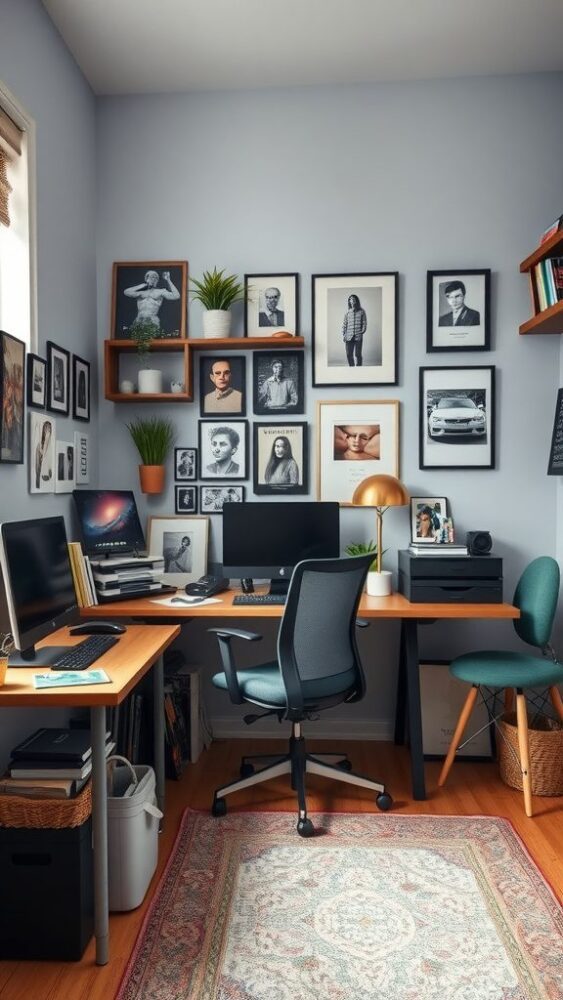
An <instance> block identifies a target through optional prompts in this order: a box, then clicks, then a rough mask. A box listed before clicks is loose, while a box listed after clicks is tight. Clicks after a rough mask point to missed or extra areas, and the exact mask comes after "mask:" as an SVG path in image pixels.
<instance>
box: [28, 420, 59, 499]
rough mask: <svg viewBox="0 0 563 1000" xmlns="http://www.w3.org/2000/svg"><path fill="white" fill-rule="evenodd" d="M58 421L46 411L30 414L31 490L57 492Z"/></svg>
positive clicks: (29, 453) (33, 491) (29, 455)
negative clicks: (56, 454)
mask: <svg viewBox="0 0 563 1000" xmlns="http://www.w3.org/2000/svg"><path fill="white" fill-rule="evenodd" d="M55 440H56V421H55V419H54V418H53V417H51V416H50V415H49V416H47V415H46V414H45V413H30V414H29V452H28V461H29V492H30V493H54V492H55Z"/></svg>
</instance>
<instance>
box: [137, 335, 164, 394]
mask: <svg viewBox="0 0 563 1000" xmlns="http://www.w3.org/2000/svg"><path fill="white" fill-rule="evenodd" d="M129 335H130V337H131V340H133V341H134V342H135V344H136V345H137V354H138V356H139V361H140V363H141V368H140V369H139V392H141V393H151V394H153V395H154V394H159V393H161V392H162V372H161V371H160V369H158V368H149V367H148V365H149V360H150V351H151V346H152V341H153V340H158V339H159V337H160V335H161V331H160V327H159V326H158V325H157V324H156V323H151V322H150V321H149V322H147V323H139V322H138V321H137V322H135V323H133V324H132V325H131V326H130V327H129Z"/></svg>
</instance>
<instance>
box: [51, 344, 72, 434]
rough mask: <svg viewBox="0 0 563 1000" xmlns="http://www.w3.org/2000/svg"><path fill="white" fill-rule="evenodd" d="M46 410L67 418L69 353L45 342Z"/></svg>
mask: <svg viewBox="0 0 563 1000" xmlns="http://www.w3.org/2000/svg"><path fill="white" fill-rule="evenodd" d="M47 409H48V410H51V411H52V412H53V413H62V414H63V416H65V417H68V413H69V410H70V352H69V351H65V349H64V347H58V346H57V344H54V343H53V342H52V341H51V340H48V341H47Z"/></svg>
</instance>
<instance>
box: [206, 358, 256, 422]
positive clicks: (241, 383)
mask: <svg viewBox="0 0 563 1000" xmlns="http://www.w3.org/2000/svg"><path fill="white" fill-rule="evenodd" d="M199 392H200V411H201V414H202V416H204V417H209V416H214V415H215V414H224V415H225V416H231V417H234V416H237V415H238V416H242V417H243V416H244V415H245V413H246V359H245V358H228V357H225V358H222V357H221V355H215V357H203V358H200V359H199Z"/></svg>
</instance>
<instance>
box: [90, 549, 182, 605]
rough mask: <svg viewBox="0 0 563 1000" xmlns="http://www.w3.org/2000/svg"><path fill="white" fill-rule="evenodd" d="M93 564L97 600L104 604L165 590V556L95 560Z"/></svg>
mask: <svg viewBox="0 0 563 1000" xmlns="http://www.w3.org/2000/svg"><path fill="white" fill-rule="evenodd" d="M91 566H92V575H93V577H94V582H95V584H96V590H97V596H98V601H101V602H102V603H103V602H104V601H108V600H110V601H111V600H118V599H119V598H120V597H135V596H136V595H141V594H147V593H150V592H151V591H160V590H162V583H161V577H162V574H163V573H164V559H163V558H162V556H137V557H134V558H131V557H126V556H124V557H122V558H117V559H96V560H92V563H91Z"/></svg>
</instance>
